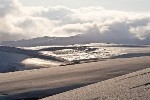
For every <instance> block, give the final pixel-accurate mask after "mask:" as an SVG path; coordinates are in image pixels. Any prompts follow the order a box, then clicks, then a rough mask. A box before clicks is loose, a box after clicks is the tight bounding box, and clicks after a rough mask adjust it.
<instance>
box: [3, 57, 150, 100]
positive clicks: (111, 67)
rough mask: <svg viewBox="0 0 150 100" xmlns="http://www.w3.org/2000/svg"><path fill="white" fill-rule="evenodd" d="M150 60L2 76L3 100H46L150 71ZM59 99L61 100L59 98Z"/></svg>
mask: <svg viewBox="0 0 150 100" xmlns="http://www.w3.org/2000/svg"><path fill="white" fill-rule="evenodd" d="M149 65H150V57H138V58H123V59H109V60H106V61H99V62H92V63H83V64H76V65H68V66H65V67H64V66H61V67H52V68H46V69H35V70H26V71H18V72H10V73H0V94H2V95H4V96H0V100H3V99H1V97H2V98H4V100H16V99H23V98H24V99H26V100H28V98H42V97H47V96H51V95H54V94H58V93H62V92H65V91H68V90H72V89H75V88H79V87H81V86H85V85H88V84H93V83H95V82H101V81H104V80H107V79H111V78H114V77H117V76H120V75H125V74H128V73H131V72H135V71H138V70H142V69H145V68H149ZM58 100H59V99H58Z"/></svg>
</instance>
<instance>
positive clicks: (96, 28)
mask: <svg viewBox="0 0 150 100" xmlns="http://www.w3.org/2000/svg"><path fill="white" fill-rule="evenodd" d="M95 33H97V34H99V39H100V40H102V41H103V42H113V43H129V44H130V43H140V44H150V14H149V13H135V12H123V11H115V10H106V9H104V8H103V7H99V6H97V7H85V8H78V9H70V8H66V7H62V6H55V7H52V6H49V7H42V6H35V7H25V6H23V5H22V4H21V3H20V2H19V1H18V0H0V41H7V40H18V39H28V38H33V37H41V36H57V37H60V36H63V37H65V36H73V35H77V34H90V36H92V35H94V34H95Z"/></svg>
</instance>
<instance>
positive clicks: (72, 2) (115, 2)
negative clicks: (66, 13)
mask: <svg viewBox="0 0 150 100" xmlns="http://www.w3.org/2000/svg"><path fill="white" fill-rule="evenodd" d="M20 1H21V2H22V4H23V5H26V6H35V5H36V6H57V5H61V6H65V7H69V8H80V7H88V6H102V7H104V8H106V9H110V10H122V11H136V12H142V11H144V12H147V11H150V6H149V4H150V0H20Z"/></svg>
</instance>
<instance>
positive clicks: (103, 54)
mask: <svg viewBox="0 0 150 100" xmlns="http://www.w3.org/2000/svg"><path fill="white" fill-rule="evenodd" d="M130 53H136V55H138V53H145V54H144V56H146V55H148V56H149V55H150V47H149V46H137V45H121V44H105V43H91V44H84V45H83V44H76V45H67V46H37V47H18V48H14V47H5V46H0V72H9V71H18V70H25V69H34V68H45V67H53V66H60V65H66V64H73V63H78V62H81V61H82V62H83V61H86V62H88V61H93V60H94V61H97V60H102V59H110V58H115V57H118V56H119V57H122V55H126V54H130ZM146 53H147V54H146ZM148 53H149V54H148ZM132 56H133V57H134V55H132ZM142 56H143V54H142Z"/></svg>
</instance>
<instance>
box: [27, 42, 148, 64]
mask: <svg viewBox="0 0 150 100" xmlns="http://www.w3.org/2000/svg"><path fill="white" fill-rule="evenodd" d="M52 47H62V46H38V47H28V48H24V49H28V50H39V53H41V54H42V55H49V56H54V57H59V58H62V59H65V60H67V61H80V60H81V61H82V60H92V59H106V58H113V57H116V56H119V55H123V54H128V53H139V52H140V53H142V52H149V51H150V48H149V47H146V48H143V47H140V46H138V45H121V44H106V43H91V44H85V45H81V44H76V45H68V46H63V47H66V48H65V49H61V50H57V49H56V50H43V49H46V48H52ZM69 47H72V48H71V49H70V48H69Z"/></svg>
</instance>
